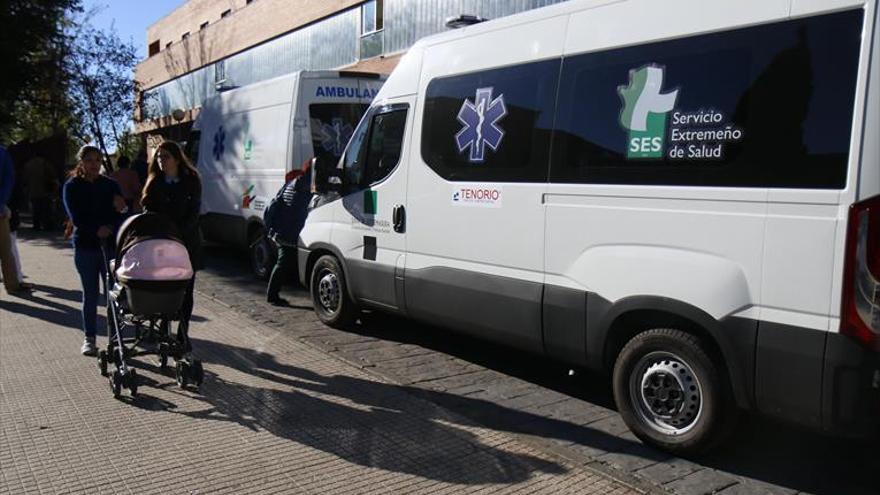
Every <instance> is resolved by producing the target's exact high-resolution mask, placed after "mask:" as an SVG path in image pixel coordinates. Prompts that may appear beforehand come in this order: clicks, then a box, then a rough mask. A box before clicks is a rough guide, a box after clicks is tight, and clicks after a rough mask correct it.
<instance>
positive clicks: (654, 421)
mask: <svg viewBox="0 0 880 495" xmlns="http://www.w3.org/2000/svg"><path fill="white" fill-rule="evenodd" d="M630 395H631V397H632V400H633V403H634V404H635V405H636V411H637V412H638V414H639V416H640V417H641V419H642V421H644V422H645V423H647V424H648V426H650V427H651V428H652V429H654V430H656V431H658V432H660V433H663V434H665V435H681V434H684V433H687V432H688V431H690V430H691V429H692V428H693V427H694V425H695V424H696V423H697V420H698V419H699V418H700V415H701V413H702V410H703V390H702V386H701V385H700V381H699V379H698V378H697V376H696V374H695V373H694V371H693V369H691V367H690V366H689V365H688V364H687V363H686V362H685V361H684V360H683V359H681V358H680V357H678V356H676V355H674V354H671V353H665V352H664V353H651V354H648V355H647V356H645V357H643V358H642V359H641V360H640V361H639V363H638V365H637V366H636V368H635V370H634V373H633V374H632V375H631V377H630Z"/></svg>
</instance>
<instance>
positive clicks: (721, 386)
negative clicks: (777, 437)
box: [613, 328, 736, 454]
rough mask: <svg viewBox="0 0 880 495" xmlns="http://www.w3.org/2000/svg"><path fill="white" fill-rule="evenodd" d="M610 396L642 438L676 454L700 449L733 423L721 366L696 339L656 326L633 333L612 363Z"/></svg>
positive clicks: (722, 433)
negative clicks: (633, 335)
mask: <svg viewBox="0 0 880 495" xmlns="http://www.w3.org/2000/svg"><path fill="white" fill-rule="evenodd" d="M613 383H614V400H615V402H616V403H617V407H618V409H619V410H620V414H621V416H623V420H624V421H625V422H626V424H627V426H629V428H630V430H632V432H633V433H634V434H635V435H636V436H637V437H639V438H640V439H641V440H642V441H644V442H646V443H649V444H653V445H655V446H657V447H660V448H662V449H664V450H667V451H669V452H673V453H676V454H685V453H689V454H694V453H698V452H702V451H705V450H707V449H709V448H710V447H712V446H713V445H715V444H716V443H717V442H718V441H720V440H721V439H723V437H724V436H725V434H726V433H728V432H729V431H730V429H731V428H732V426H733V419H734V417H735V414H736V408H735V406H734V404H733V400H732V394H731V392H730V387H729V385H728V383H727V379H726V378H725V375H724V373H723V371H722V370H721V369H720V368H719V366H718V365H717V364H716V362H715V361H713V360H712V358H710V357H709V353H708V352H707V351H706V348H705V347H704V345H703V344H702V343H701V342H700V340H699V339H698V338H697V337H695V336H693V335H691V334H688V333H685V332H682V331H680V330H674V329H668V328H658V329H653V330H649V331H647V332H643V333H640V334H638V335H636V336H635V337H633V339H632V340H630V341H629V342H628V343H627V344H626V345H625V346H624V348H623V350H622V351H621V352H620V355H619V356H618V357H617V361H616V362H615V364H614V376H613Z"/></svg>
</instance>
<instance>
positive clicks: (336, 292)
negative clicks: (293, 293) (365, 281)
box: [309, 255, 359, 328]
mask: <svg viewBox="0 0 880 495" xmlns="http://www.w3.org/2000/svg"><path fill="white" fill-rule="evenodd" d="M309 286H310V291H311V294H312V304H313V305H314V307H315V313H316V314H317V315H318V318H319V319H320V320H321V321H322V322H324V323H325V324H326V325H329V326H331V327H334V328H345V327H347V326H349V325H351V324H352V323H354V321H355V320H356V319H357V316H358V313H359V311H358V308H357V306H356V305H355V303H354V301H352V299H351V297H349V295H348V287H347V286H346V281H345V274H344V273H343V272H342V268H341V267H340V266H339V260H337V259H336V258H335V257H334V256H332V255H324V256H321V257H320V258H318V261H317V262H315V266H314V268H312V276H311V284H309Z"/></svg>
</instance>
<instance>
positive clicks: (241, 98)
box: [191, 71, 385, 278]
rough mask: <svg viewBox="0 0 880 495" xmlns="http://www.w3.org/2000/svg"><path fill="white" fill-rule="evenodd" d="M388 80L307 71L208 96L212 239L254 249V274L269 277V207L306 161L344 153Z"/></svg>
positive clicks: (205, 226) (207, 220)
mask: <svg viewBox="0 0 880 495" xmlns="http://www.w3.org/2000/svg"><path fill="white" fill-rule="evenodd" d="M384 79H385V77H384V76H379V75H378V74H368V73H355V72H337V71H300V72H295V73H293V74H290V75H286V76H281V77H278V78H274V79H270V80H267V81H263V82H260V83H256V84H252V85H249V86H245V87H241V88H238V89H233V90H229V91H225V92H223V93H220V94H218V95H216V96H214V97H212V98H210V99H208V100H207V101H206V102H205V104H204V105H203V106H202V109H201V112H200V114H199V117H198V119H197V120H196V122H195V124H194V125H193V129H194V139H191V141H193V143H192V144H193V147H194V149H198V155H197V156H198V158H197V164H198V169H199V172H200V173H201V174H202V182H203V192H202V213H203V216H202V222H201V226H202V232H203V235H204V237H205V238H206V239H208V240H212V241H215V242H221V243H227V244H230V245H234V246H238V247H247V248H248V250H249V253H250V259H251V265H252V267H253V270H254V273H255V274H256V275H257V276H258V277H263V278H264V277H266V276H267V275H268V274H269V271H270V270H271V269H272V264H273V263H274V250H273V248H272V245H271V243H270V242H268V241H267V240H266V239H265V237H264V236H263V224H262V218H263V210H264V209H265V207H266V205H267V204H268V202H269V200H270V199H271V198H272V197H273V196H274V195H275V193H276V192H277V191H278V189H280V188H281V186H282V185H283V184H284V182H285V179H286V178H287V179H289V178H290V177H292V176H295V175H296V174H297V172H298V171H299V170H300V169H301V167H302V164H303V163H304V162H305V161H306V160H308V159H311V158H312V157H314V156H315V155H316V154H328V155H330V156H335V157H337V158H338V157H339V156H340V154H341V153H342V150H343V149H344V148H345V145H346V144H347V143H348V139H349V137H351V134H352V132H353V131H354V127H355V126H356V125H357V123H358V121H359V120H360V119H361V117H362V116H363V114H364V111H366V109H367V107H369V104H370V102H371V101H372V100H373V97H374V96H375V95H376V93H377V92H378V91H379V88H381V87H382V82H383V81H384Z"/></svg>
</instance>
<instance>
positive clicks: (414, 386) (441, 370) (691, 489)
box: [197, 247, 880, 495]
mask: <svg viewBox="0 0 880 495" xmlns="http://www.w3.org/2000/svg"><path fill="white" fill-rule="evenodd" d="M209 253H211V256H210V258H209V262H208V264H209V268H208V270H206V271H205V272H204V273H202V274H201V275H200V277H201V278H200V282H199V284H198V287H197V288H198V290H199V291H201V292H202V293H203V294H205V295H207V296H210V297H212V298H215V299H216V300H218V301H222V302H223V303H224V304H227V305H229V306H230V307H232V308H233V309H235V310H237V311H239V312H241V313H244V314H247V315H250V317H251V318H252V319H253V320H256V321H260V322H263V323H265V324H266V325H270V326H272V327H274V328H280V329H284V330H285V332H287V335H291V336H296V337H297V338H299V339H300V340H301V341H303V342H307V343H309V344H312V345H314V346H316V347H318V348H320V349H323V350H325V351H326V352H328V353H330V354H333V355H336V356H340V357H342V358H344V359H346V360H347V361H349V362H351V363H355V364H357V365H359V366H362V367H363V368H365V369H368V370H370V371H372V372H373V373H376V374H379V375H381V376H383V377H385V378H386V379H388V380H390V381H392V382H394V383H399V384H402V385H405V386H406V389H407V391H408V392H410V393H413V394H416V395H418V396H420V397H423V398H426V399H428V400H430V401H431V402H433V403H435V404H440V405H442V406H444V407H446V408H448V409H450V410H452V411H455V412H456V413H458V414H461V415H463V416H466V417H468V418H470V419H471V420H473V421H475V422H477V423H479V424H482V425H484V426H487V427H491V428H493V429H500V430H503V431H507V432H511V433H512V434H514V435H516V436H517V438H519V439H521V440H522V441H525V442H528V443H530V444H531V445H533V446H535V447H536V448H539V449H542V450H545V451H548V452H553V453H556V454H558V455H561V456H563V457H565V458H567V459H570V460H571V461H572V462H575V463H577V464H578V465H585V466H590V467H593V468H595V469H598V470H603V471H605V472H608V473H611V474H612V475H613V476H615V477H617V478H619V479H626V480H627V481H628V482H629V483H631V484H633V485H634V486H639V487H640V488H641V489H643V490H645V491H650V492H654V493H677V494H682V495H695V494H708V493H716V492H717V493H721V494H724V495H738V494H794V493H804V494H817V495H840V494H847V495H849V494H855V495H861V494H865V495H868V494H878V493H880V479H878V476H877V473H880V455H878V453H877V448H876V441H875V442H874V446H870V445H859V444H854V443H852V442H846V441H840V440H835V439H829V438H825V437H822V436H820V435H817V434H815V433H812V432H804V431H800V430H797V429H795V428H792V427H789V426H787V425H780V424H777V423H773V422H770V421H766V420H761V419H757V418H744V420H743V422H742V424H741V426H740V428H739V429H738V430H737V432H736V434H735V435H734V436H733V439H732V441H731V442H729V443H728V444H727V445H726V446H725V448H724V449H721V450H720V451H718V452H716V453H713V454H712V455H709V456H704V457H701V458H699V459H681V458H676V457H671V456H669V455H667V454H665V453H663V452H659V451H657V450H654V449H652V448H650V447H646V446H644V445H642V444H641V443H640V442H639V441H638V440H637V439H636V438H635V437H634V436H633V435H632V434H631V433H630V432H629V430H628V429H627V428H626V426H625V425H624V424H623V422H622V420H621V419H620V417H619V415H618V414H617V413H616V412H615V411H614V406H613V399H612V396H611V391H610V387H609V385H608V379H607V378H605V377H601V376H595V375H592V374H589V373H584V372H582V371H581V370H578V371H577V373H576V374H575V375H574V376H568V368H567V367H564V366H562V365H560V364H558V363H554V362H552V361H548V360H545V359H541V358H539V357H536V356H533V355H530V354H526V353H521V352H517V351H515V350H511V349H505V348H502V347H499V346H497V345H494V344H489V343H484V342H481V341H479V340H477V339H473V338H470V337H466V336H460V335H455V334H452V333H450V332H448V331H445V330H441V329H437V328H433V327H430V326H428V325H423V324H419V323H414V322H412V321H407V320H403V319H399V318H394V317H389V316H384V315H379V314H368V315H366V316H365V317H364V319H363V320H364V321H363V324H361V325H359V326H358V327H357V328H356V329H353V330H352V331H348V332H342V331H338V330H333V329H331V328H328V327H325V326H323V325H321V324H320V323H319V322H318V321H317V319H316V317H315V316H314V313H313V312H312V310H311V304H310V302H309V299H308V294H306V293H305V292H304V291H297V292H295V293H291V292H290V291H288V292H286V293H284V295H285V296H288V297H289V299H290V300H291V302H292V303H293V307H292V308H273V307H272V306H269V305H266V304H265V303H263V291H264V288H265V286H264V284H262V283H260V282H257V281H255V280H253V278H252V277H251V276H250V274H249V272H248V265H247V261H246V258H245V257H244V256H243V254H242V253H239V252H236V251H232V250H228V249H222V248H216V247H215V248H212V249H210V250H209ZM291 295H293V296H294V297H290V296H291Z"/></svg>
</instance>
